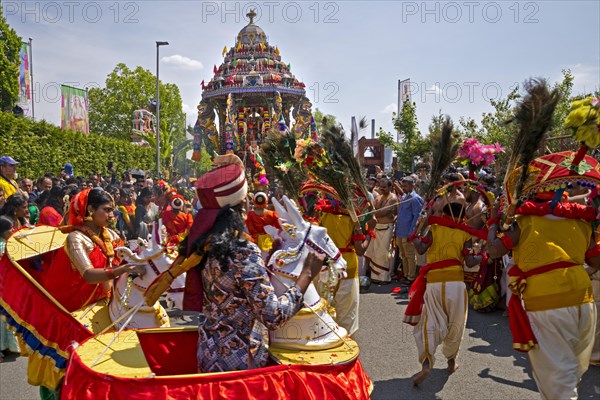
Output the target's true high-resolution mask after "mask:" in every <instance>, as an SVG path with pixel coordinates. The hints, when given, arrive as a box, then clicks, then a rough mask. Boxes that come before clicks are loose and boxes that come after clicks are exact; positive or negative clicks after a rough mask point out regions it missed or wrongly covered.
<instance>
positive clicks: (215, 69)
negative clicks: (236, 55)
mask: <svg viewBox="0 0 600 400" xmlns="http://www.w3.org/2000/svg"><path fill="white" fill-rule="evenodd" d="M217 72H219V70H218V69H217V64H214V65H213V73H215V74H216V73H217Z"/></svg>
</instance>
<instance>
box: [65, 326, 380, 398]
mask: <svg viewBox="0 0 600 400" xmlns="http://www.w3.org/2000/svg"><path fill="white" fill-rule="evenodd" d="M113 335H114V333H107V334H104V335H100V336H99V337H97V338H91V339H89V340H86V341H84V342H83V343H82V344H81V345H80V346H79V347H78V348H77V349H76V350H75V351H74V352H73V353H72V355H71V358H70V360H69V365H68V367H67V373H66V376H65V379H64V382H63V387H62V391H61V398H63V399H83V400H85V399H89V400H109V399H110V400H113V399H165V400H166V399H181V400H184V399H186V400H187V399H215V400H216V399H222V400H230V399H256V400H259V399H260V400H262V399H307V400H311V399H314V400H322V399H332V400H333V399H335V400H344V399H347V400H361V399H369V398H370V393H371V391H372V387H373V386H372V383H371V380H370V379H369V377H368V376H367V374H366V373H365V371H364V370H363V367H362V364H361V363H360V361H359V359H358V358H356V359H354V360H352V361H351V362H349V363H346V364H328V365H305V364H294V365H273V366H268V367H265V368H259V369H254V370H246V371H233V372H218V373H205V374H198V373H195V372H196V371H195V370H196V368H197V367H196V365H197V361H196V348H197V341H198V333H197V330H195V329H194V330H190V329H189V328H188V329H186V328H172V329H168V328H167V329H161V330H157V329H149V330H141V331H137V338H136V335H135V334H134V333H133V331H124V332H122V333H121V336H120V337H119V338H118V339H117V340H116V341H115V342H114V343H113V345H111V346H110V348H109V351H107V352H106V355H105V356H104V357H103V358H100V359H99V360H98V362H97V363H96V364H95V365H94V362H95V361H96V359H97V356H98V355H99V354H100V352H101V351H102V349H104V346H106V344H108V342H109V341H110V340H111V339H112V338H113ZM104 336H106V337H104ZM99 350H100V351H99Z"/></svg>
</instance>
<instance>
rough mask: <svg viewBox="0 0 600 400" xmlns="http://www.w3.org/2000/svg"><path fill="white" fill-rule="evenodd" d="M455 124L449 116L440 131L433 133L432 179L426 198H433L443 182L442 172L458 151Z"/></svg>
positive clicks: (426, 191)
mask: <svg viewBox="0 0 600 400" xmlns="http://www.w3.org/2000/svg"><path fill="white" fill-rule="evenodd" d="M453 131H454V124H453V123H452V119H451V118H450V117H449V116H446V117H445V118H444V120H443V121H442V126H441V129H440V133H439V134H437V135H434V134H432V135H431V153H432V160H433V161H432V163H431V179H430V180H429V185H428V186H427V189H426V190H425V198H426V199H427V200H431V199H432V198H433V196H434V195H435V191H436V190H437V189H438V187H440V186H441V184H442V174H443V173H444V171H445V170H446V169H447V168H448V167H449V166H450V164H451V163H452V161H453V160H454V157H455V156H456V152H457V151H458V142H457V141H456V140H455V139H454V137H453V135H452V132H453Z"/></svg>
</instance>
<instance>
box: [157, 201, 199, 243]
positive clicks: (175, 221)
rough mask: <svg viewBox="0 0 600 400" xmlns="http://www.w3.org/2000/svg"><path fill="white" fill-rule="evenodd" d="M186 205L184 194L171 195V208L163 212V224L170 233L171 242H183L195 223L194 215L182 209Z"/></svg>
mask: <svg viewBox="0 0 600 400" xmlns="http://www.w3.org/2000/svg"><path fill="white" fill-rule="evenodd" d="M184 205H185V202H184V198H183V196H181V195H179V194H176V195H174V196H173V197H171V208H170V209H167V210H164V211H163V212H162V214H161V218H162V222H163V225H164V226H165V228H166V229H167V234H168V235H169V240H168V241H169V243H179V242H181V241H182V240H183V238H184V237H185V236H186V235H187V233H188V231H189V230H190V228H191V227H192V224H193V223H194V218H193V217H192V215H191V214H188V213H186V212H184V211H183V210H182V209H183V207H184Z"/></svg>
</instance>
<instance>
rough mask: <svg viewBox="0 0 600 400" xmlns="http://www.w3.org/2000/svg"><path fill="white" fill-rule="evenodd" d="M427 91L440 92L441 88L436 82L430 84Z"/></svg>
mask: <svg viewBox="0 0 600 400" xmlns="http://www.w3.org/2000/svg"><path fill="white" fill-rule="evenodd" d="M427 91H428V92H433V93H435V94H442V89H441V88H440V85H438V84H437V83H436V84H435V85H431V87H430V88H429V89H427Z"/></svg>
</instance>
